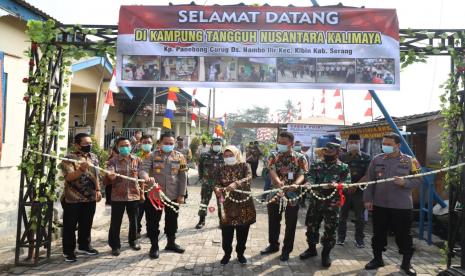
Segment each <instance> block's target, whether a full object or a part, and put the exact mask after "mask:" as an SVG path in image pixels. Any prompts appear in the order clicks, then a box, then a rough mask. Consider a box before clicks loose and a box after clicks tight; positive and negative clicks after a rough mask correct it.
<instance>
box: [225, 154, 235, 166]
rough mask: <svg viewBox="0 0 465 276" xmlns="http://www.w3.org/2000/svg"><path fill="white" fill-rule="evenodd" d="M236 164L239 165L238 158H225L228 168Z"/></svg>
mask: <svg viewBox="0 0 465 276" xmlns="http://www.w3.org/2000/svg"><path fill="white" fill-rule="evenodd" d="M236 163H237V160H236V157H234V156H231V157H225V158H224V164H226V165H227V166H232V165H235V164H236Z"/></svg>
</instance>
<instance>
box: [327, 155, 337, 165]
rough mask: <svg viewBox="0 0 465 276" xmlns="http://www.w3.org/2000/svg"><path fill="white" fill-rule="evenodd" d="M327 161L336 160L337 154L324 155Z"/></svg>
mask: <svg viewBox="0 0 465 276" xmlns="http://www.w3.org/2000/svg"><path fill="white" fill-rule="evenodd" d="M324 159H325V162H327V163H329V162H334V160H336V155H325V156H324Z"/></svg>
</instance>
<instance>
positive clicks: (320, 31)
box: [117, 5, 399, 90]
mask: <svg viewBox="0 0 465 276" xmlns="http://www.w3.org/2000/svg"><path fill="white" fill-rule="evenodd" d="M117 82H118V85H120V86H162V85H163V86H170V85H177V86H184V87H188V86H191V87H262V88H283V87H288V88H342V89H350V88H352V89H391V90H397V89H399V26H398V21H397V15H396V12H395V10H392V9H357V8H325V7H271V6H260V7H255V6H242V5H234V6H196V5H179V6H122V7H121V9H120V18H119V30H118V43H117Z"/></svg>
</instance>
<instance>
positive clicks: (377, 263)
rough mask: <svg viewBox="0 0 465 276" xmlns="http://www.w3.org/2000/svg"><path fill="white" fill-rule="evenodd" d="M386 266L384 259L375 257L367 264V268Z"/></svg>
mask: <svg viewBox="0 0 465 276" xmlns="http://www.w3.org/2000/svg"><path fill="white" fill-rule="evenodd" d="M383 266H384V262H383V259H378V258H374V259H373V260H371V261H370V262H369V263H367V264H366V265H365V269H366V270H372V269H378V268H380V267H383Z"/></svg>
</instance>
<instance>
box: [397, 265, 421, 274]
mask: <svg viewBox="0 0 465 276" xmlns="http://www.w3.org/2000/svg"><path fill="white" fill-rule="evenodd" d="M400 269H401V270H402V271H403V272H404V273H405V274H407V275H409V276H416V275H417V272H416V271H415V269H413V267H412V266H411V265H408V266H405V265H401V266H400Z"/></svg>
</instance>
